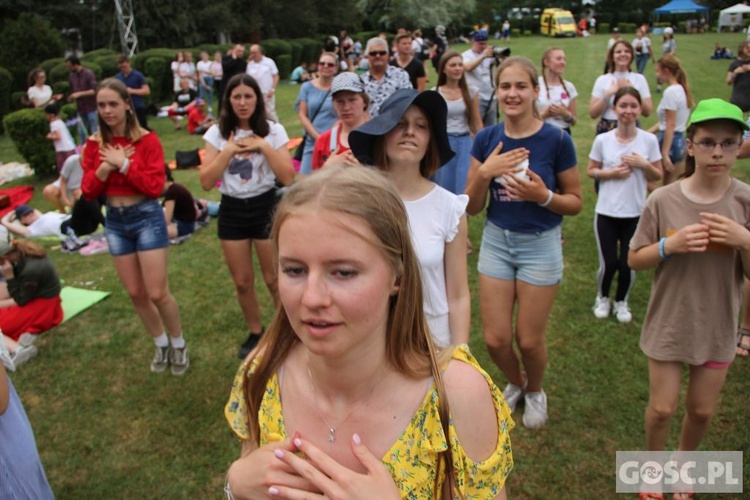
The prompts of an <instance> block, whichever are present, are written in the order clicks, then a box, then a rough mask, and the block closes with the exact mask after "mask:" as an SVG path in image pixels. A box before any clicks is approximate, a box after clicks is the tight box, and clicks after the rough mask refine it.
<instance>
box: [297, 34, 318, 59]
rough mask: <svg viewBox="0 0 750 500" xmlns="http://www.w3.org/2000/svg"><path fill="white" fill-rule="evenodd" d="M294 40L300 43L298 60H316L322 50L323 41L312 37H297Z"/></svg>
mask: <svg viewBox="0 0 750 500" xmlns="http://www.w3.org/2000/svg"><path fill="white" fill-rule="evenodd" d="M295 41H296V42H298V43H300V44H302V53H301V54H300V62H301V61H305V62H307V63H310V62H313V61H317V60H318V56H319V55H320V53H321V51H322V50H323V42H321V41H320V40H315V39H314V38H297V39H296V40H295ZM295 66H296V65H295Z"/></svg>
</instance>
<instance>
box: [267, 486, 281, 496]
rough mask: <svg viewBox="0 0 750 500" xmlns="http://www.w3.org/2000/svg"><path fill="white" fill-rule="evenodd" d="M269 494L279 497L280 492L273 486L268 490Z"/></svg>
mask: <svg viewBox="0 0 750 500" xmlns="http://www.w3.org/2000/svg"><path fill="white" fill-rule="evenodd" d="M268 494H269V495H278V494H279V490H278V489H276V488H274V487H273V486H271V487H270V488H268Z"/></svg>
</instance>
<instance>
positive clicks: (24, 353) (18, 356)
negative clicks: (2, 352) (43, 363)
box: [10, 345, 39, 371]
mask: <svg viewBox="0 0 750 500" xmlns="http://www.w3.org/2000/svg"><path fill="white" fill-rule="evenodd" d="M37 354H39V351H38V350H37V348H36V346H34V345H30V346H21V347H19V348H18V349H16V352H14V353H13V354H11V355H10V359H11V360H12V361H13V368H14V370H13V371H15V370H17V369H18V367H19V366H21V365H22V364H24V363H26V362H27V361H28V360H30V359H31V358H33V357H34V356H36V355H37Z"/></svg>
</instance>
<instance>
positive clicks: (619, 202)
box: [589, 129, 661, 218]
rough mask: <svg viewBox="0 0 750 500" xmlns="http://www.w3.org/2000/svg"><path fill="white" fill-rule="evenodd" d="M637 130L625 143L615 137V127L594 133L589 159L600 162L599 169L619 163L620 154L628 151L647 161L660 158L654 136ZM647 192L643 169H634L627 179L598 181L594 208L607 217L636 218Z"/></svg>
mask: <svg viewBox="0 0 750 500" xmlns="http://www.w3.org/2000/svg"><path fill="white" fill-rule="evenodd" d="M637 131H638V132H637V134H636V136H635V138H634V139H633V140H632V141H630V142H627V143H623V142H620V141H619V140H618V139H617V136H616V135H615V134H616V133H617V129H614V130H610V131H609V132H607V133H604V134H600V135H597V136H596V137H595V138H594V145H593V146H592V147H591V154H589V158H590V159H592V160H594V161H596V162H600V163H601V164H602V170H610V169H613V168H615V167H618V166H620V164H622V157H623V156H627V155H629V154H631V153H638V154H639V155H641V156H643V157H644V158H646V159H647V160H648V161H649V162H651V163H653V162H655V161H659V160H661V150H660V149H659V141H658V140H657V139H656V136H655V135H654V134H652V133H650V132H646V131H645V130H641V129H637ZM647 192H648V181H647V180H646V174H644V173H643V170H641V169H639V168H634V169H633V171H632V173H631V174H630V176H629V177H628V178H627V179H607V180H602V181H600V183H599V197H598V198H597V200H596V208H595V209H594V211H595V212H596V213H598V214H602V215H607V216H609V217H618V218H627V217H640V216H641V212H643V207H644V206H645V204H646V193H647Z"/></svg>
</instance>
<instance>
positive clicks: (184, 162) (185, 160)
mask: <svg viewBox="0 0 750 500" xmlns="http://www.w3.org/2000/svg"><path fill="white" fill-rule="evenodd" d="M174 159H175V163H177V168H192V167H199V166H200V164H201V157H200V155H199V154H198V150H197V149H191V150H189V151H176V152H175V154H174Z"/></svg>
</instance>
